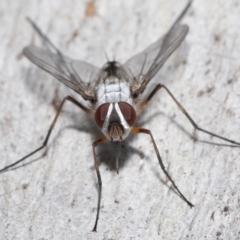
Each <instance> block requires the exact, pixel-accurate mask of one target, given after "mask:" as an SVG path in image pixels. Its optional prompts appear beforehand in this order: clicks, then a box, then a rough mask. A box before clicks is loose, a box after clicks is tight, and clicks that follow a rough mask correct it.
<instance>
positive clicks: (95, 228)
mask: <svg viewBox="0 0 240 240" xmlns="http://www.w3.org/2000/svg"><path fill="white" fill-rule="evenodd" d="M105 140H107V138H106V137H105V136H102V137H101V138H99V139H98V140H97V141H96V142H94V143H93V144H92V149H93V157H94V164H95V169H96V172H97V178H98V202H97V216H96V220H95V224H94V227H93V230H92V231H93V232H97V224H98V218H99V212H100V203H101V195H102V179H101V174H100V171H99V164H98V161H97V156H96V152H95V147H96V146H98V145H99V144H101V143H103V142H104V141H105Z"/></svg>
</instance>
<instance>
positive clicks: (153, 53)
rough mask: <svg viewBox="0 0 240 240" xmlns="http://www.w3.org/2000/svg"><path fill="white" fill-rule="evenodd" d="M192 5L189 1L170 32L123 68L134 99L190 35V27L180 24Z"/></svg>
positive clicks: (131, 59) (190, 0)
mask: <svg viewBox="0 0 240 240" xmlns="http://www.w3.org/2000/svg"><path fill="white" fill-rule="evenodd" d="M191 4H192V0H189V1H188V3H187V4H186V6H185V8H184V9H183V11H182V12H181V13H180V15H179V16H178V17H177V19H176V20H175V22H174V23H173V25H172V27H171V28H170V30H169V31H168V32H167V33H166V34H165V35H164V36H163V37H161V38H160V39H159V40H158V41H156V42H155V43H153V44H152V45H150V46H149V47H148V48H146V49H145V50H144V51H143V52H141V53H139V54H137V55H135V56H133V57H132V58H130V59H129V60H128V61H127V62H126V63H125V64H124V65H123V66H122V69H123V72H125V76H126V78H127V79H128V81H129V82H130V84H131V91H132V95H133V97H135V98H137V97H138V96H139V94H141V93H142V92H143V91H144V89H145V87H146V86H147V84H148V83H149V82H150V81H151V79H152V78H153V77H154V76H155V75H156V73H157V72H158V71H159V69H160V68H161V67H162V66H163V64H164V63H165V62H166V60H167V59H168V58H169V56H170V55H171V54H172V53H173V52H174V50H175V49H176V48H177V47H178V46H179V45H180V44H181V42H182V41H183V40H184V38H185V36H186V35H187V33H188V26H186V25H181V24H179V22H180V21H181V20H182V18H183V17H184V15H185V14H186V12H187V11H188V9H189V7H190V6H191Z"/></svg>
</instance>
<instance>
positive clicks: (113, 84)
mask: <svg viewBox="0 0 240 240" xmlns="http://www.w3.org/2000/svg"><path fill="white" fill-rule="evenodd" d="M97 99H98V106H100V105H102V104H104V103H107V102H110V103H111V102H112V103H113V102H127V103H129V104H133V100H132V98H131V91H130V86H129V83H128V82H127V81H126V80H123V79H121V80H120V79H119V78H117V77H109V78H107V79H106V80H105V81H104V82H103V83H101V84H100V85H99V86H98V89H97Z"/></svg>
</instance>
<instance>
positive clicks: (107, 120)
mask: <svg viewBox="0 0 240 240" xmlns="http://www.w3.org/2000/svg"><path fill="white" fill-rule="evenodd" d="M113 109H115V110H116V113H117V115H118V117H119V120H120V121H119V123H120V124H121V126H122V127H123V129H124V133H123V135H122V136H121V138H120V136H119V138H118V139H113V141H115V142H116V141H123V140H124V139H126V137H127V136H128V134H129V132H130V130H131V127H130V126H129V125H128V123H127V121H126V120H125V118H124V116H123V114H122V112H121V109H120V108H119V106H118V103H111V104H110V105H109V108H108V112H107V116H106V118H105V121H104V124H103V127H102V132H103V133H104V135H105V136H106V137H107V138H108V139H109V140H112V139H111V137H110V136H109V131H108V130H109V124H110V119H111V114H112V112H113Z"/></svg>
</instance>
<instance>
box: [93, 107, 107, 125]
mask: <svg viewBox="0 0 240 240" xmlns="http://www.w3.org/2000/svg"><path fill="white" fill-rule="evenodd" d="M109 105H110V103H104V104H102V105H101V106H99V107H98V108H97V111H96V112H95V122H96V123H97V125H98V126H99V127H100V128H102V126H103V123H104V121H105V118H106V116H107V113H108V108H109Z"/></svg>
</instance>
